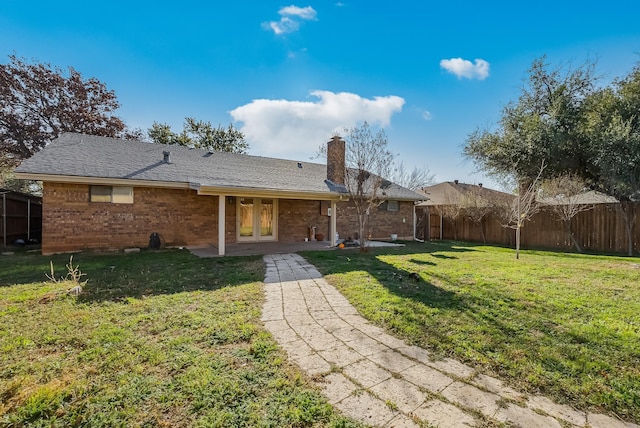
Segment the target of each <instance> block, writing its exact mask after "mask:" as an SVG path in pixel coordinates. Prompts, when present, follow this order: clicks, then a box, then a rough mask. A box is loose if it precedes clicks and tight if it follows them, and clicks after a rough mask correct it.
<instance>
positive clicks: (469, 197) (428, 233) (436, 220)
mask: <svg viewBox="0 0 640 428" xmlns="http://www.w3.org/2000/svg"><path fill="white" fill-rule="evenodd" d="M419 193H422V194H423V195H424V197H425V200H424V201H422V202H420V203H418V204H417V205H416V206H417V208H418V215H417V216H418V219H419V220H418V225H417V226H416V227H417V229H418V230H419V231H420V232H421V233H420V235H421V236H422V237H423V239H427V240H430V239H442V238H443V235H444V219H445V218H448V219H449V220H450V221H455V220H456V218H457V217H458V216H459V215H460V214H461V213H462V210H463V209H467V211H470V210H471V209H473V210H474V211H475V212H476V215H479V216H481V215H482V213H483V212H485V213H488V211H489V210H490V209H491V208H492V207H494V206H496V205H504V204H510V203H511V201H513V199H514V198H515V196H514V195H512V194H509V193H504V192H499V191H497V190H493V189H489V188H487V187H484V186H483V185H482V183H479V184H477V185H476V184H468V183H461V182H459V181H458V180H454V181H445V182H442V183H438V184H435V185H433V186H427V187H423V188H422V189H421V190H420V192H419ZM480 220H481V218H480ZM454 232H455V227H454Z"/></svg>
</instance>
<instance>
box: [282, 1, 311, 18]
mask: <svg viewBox="0 0 640 428" xmlns="http://www.w3.org/2000/svg"><path fill="white" fill-rule="evenodd" d="M278 13H279V14H280V15H282V16H297V17H298V18H300V19H306V20H315V19H316V15H317V12H316V11H315V9H314V8H312V7H311V6H307V7H298V6H294V5H291V6H286V7H283V8H282V9H280V10H279V11H278Z"/></svg>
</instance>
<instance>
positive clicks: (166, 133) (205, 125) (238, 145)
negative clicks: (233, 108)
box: [147, 117, 249, 153]
mask: <svg viewBox="0 0 640 428" xmlns="http://www.w3.org/2000/svg"><path fill="white" fill-rule="evenodd" d="M147 135H148V136H149V139H150V140H151V141H153V142H154V143H158V144H177V145H180V146H187V147H193V148H197V149H205V150H210V151H216V152H230V153H246V152H247V149H249V144H248V143H247V142H246V141H245V139H244V134H243V133H242V132H241V131H239V130H237V129H236V128H234V127H233V124H229V126H228V127H227V128H223V127H222V125H218V127H217V128H214V127H213V125H211V122H205V121H202V120H196V119H194V118H192V117H187V118H185V122H184V127H183V129H182V132H180V133H175V132H173V131H172V130H171V126H169V125H167V124H163V123H158V122H154V123H153V125H152V126H151V128H149V130H148V131H147Z"/></svg>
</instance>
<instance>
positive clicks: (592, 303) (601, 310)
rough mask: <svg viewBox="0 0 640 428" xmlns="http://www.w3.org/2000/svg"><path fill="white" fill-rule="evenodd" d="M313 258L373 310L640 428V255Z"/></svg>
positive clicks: (519, 380) (464, 253)
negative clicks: (626, 256) (638, 424)
mask: <svg viewBox="0 0 640 428" xmlns="http://www.w3.org/2000/svg"><path fill="white" fill-rule="evenodd" d="M304 256H305V257H306V258H307V259H308V260H309V261H310V262H311V263H313V264H315V265H316V266H317V267H318V268H319V269H320V270H321V272H323V273H324V274H325V275H326V276H327V279H328V281H329V282H330V283H332V284H334V285H335V286H337V287H338V289H340V291H341V292H342V293H343V294H344V295H345V296H346V297H347V298H348V299H349V300H350V301H351V302H352V303H353V304H354V305H355V306H356V307H357V309H358V310H359V311H360V313H361V314H363V315H364V316H365V317H367V318H368V319H370V320H371V321H372V322H374V323H376V324H378V325H381V326H383V327H385V328H386V329H388V330H389V331H390V332H392V333H394V334H396V335H398V336H400V337H403V338H405V339H406V340H408V341H409V342H411V343H414V344H417V345H420V346H423V347H425V348H427V349H429V350H431V351H432V352H433V353H434V354H435V355H436V356H438V357H445V356H450V357H454V358H457V359H459V360H461V361H464V362H466V363H468V364H471V365H472V366H474V367H476V368H477V369H478V370H480V371H482V372H483V373H485V374H493V375H497V376H499V377H500V378H502V379H503V380H506V381H507V382H508V383H509V384H510V385H512V386H514V387H516V388H518V389H520V390H521V391H524V392H529V393H539V394H544V395H547V396H549V397H550V398H553V399H555V400H556V401H558V402H561V403H567V404H570V405H573V406H575V407H577V408H579V409H582V410H586V411H593V412H608V413H611V414H616V415H618V416H619V417H621V418H623V419H625V420H627V421H632V422H636V423H637V422H640V259H638V258H625V257H607V256H593V255H577V254H562V253H553V252H544V251H523V252H522V256H521V259H520V260H515V257H514V252H513V250H509V249H504V248H497V247H489V246H473V245H465V244H458V243H446V242H443V243H426V244H418V243H408V245H407V247H405V248H400V249H388V248H383V249H376V250H373V249H372V250H371V252H369V253H359V252H358V251H357V250H356V251H350V250H343V251H335V252H315V253H312V252H309V253H305V254H304Z"/></svg>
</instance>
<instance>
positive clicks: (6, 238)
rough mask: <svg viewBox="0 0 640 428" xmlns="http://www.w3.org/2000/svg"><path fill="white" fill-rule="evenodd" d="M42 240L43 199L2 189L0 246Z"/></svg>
mask: <svg viewBox="0 0 640 428" xmlns="http://www.w3.org/2000/svg"><path fill="white" fill-rule="evenodd" d="M17 239H22V240H24V242H29V240H32V239H36V240H37V241H38V242H40V240H41V239H42V199H41V198H39V197H37V196H31V195H25V194H23V193H18V192H12V191H10V190H4V189H0V246H3V247H6V246H7V245H11V244H13V242H14V241H15V240H17Z"/></svg>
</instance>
